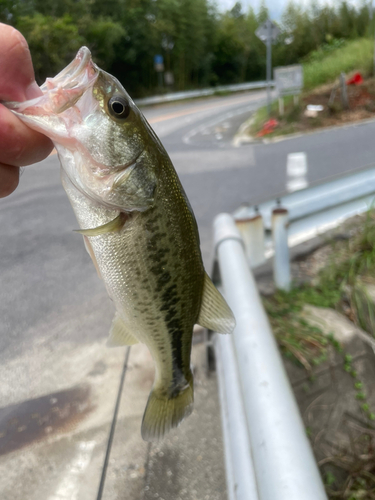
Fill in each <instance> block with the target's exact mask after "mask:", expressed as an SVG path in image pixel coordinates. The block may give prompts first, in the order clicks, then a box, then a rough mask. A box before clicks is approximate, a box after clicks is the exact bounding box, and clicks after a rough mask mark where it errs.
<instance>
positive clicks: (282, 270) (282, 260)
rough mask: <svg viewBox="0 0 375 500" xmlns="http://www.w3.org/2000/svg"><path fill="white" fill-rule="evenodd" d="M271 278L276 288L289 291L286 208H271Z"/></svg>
mask: <svg viewBox="0 0 375 500" xmlns="http://www.w3.org/2000/svg"><path fill="white" fill-rule="evenodd" d="M272 239H273V249H274V256H273V279H274V282H275V286H276V288H277V289H278V290H285V291H289V290H290V287H291V275H290V256H289V246H288V210H286V209H285V208H281V207H280V208H275V209H274V210H272Z"/></svg>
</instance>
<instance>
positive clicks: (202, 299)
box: [4, 47, 235, 441]
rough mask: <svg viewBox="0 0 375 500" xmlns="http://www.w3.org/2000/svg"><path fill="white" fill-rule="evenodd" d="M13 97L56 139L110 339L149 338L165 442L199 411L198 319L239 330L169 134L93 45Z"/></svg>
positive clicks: (148, 427)
mask: <svg viewBox="0 0 375 500" xmlns="http://www.w3.org/2000/svg"><path fill="white" fill-rule="evenodd" d="M40 88H41V90H42V92H43V95H41V96H40V97H36V98H34V99H31V100H29V101H24V102H8V103H4V104H5V105H6V106H7V107H8V108H9V109H11V110H12V111H13V112H14V113H15V114H16V115H17V116H18V117H19V118H20V119H21V120H22V121H23V122H24V123H25V124H27V125H28V126H29V127H31V128H32V129H34V130H37V131H39V132H41V133H43V134H45V135H46V136H48V137H50V139H51V140H52V141H53V143H54V145H55V148H56V151H57V154H58V157H59V160H60V164H61V180H62V184H63V187H64V189H65V191H66V194H67V195H68V198H69V200H70V203H71V205H72V208H73V211H74V213H75V215H76V218H77V221H78V225H79V228H80V229H78V232H80V233H81V234H82V235H83V240H84V244H85V247H86V249H87V252H88V254H89V255H90V257H91V259H92V261H93V263H94V266H95V268H96V271H97V273H98V275H99V277H100V278H101V279H102V280H103V282H104V284H105V286H106V289H107V292H108V295H109V297H110V298H111V299H112V301H113V303H114V305H115V315H114V319H113V321H112V325H111V327H110V332H109V338H108V342H107V344H108V345H109V346H124V345H133V344H136V343H138V342H140V343H143V344H145V345H146V346H147V347H148V349H149V351H150V353H151V355H152V358H153V361H154V365H155V377H154V383H153V386H152V389H151V392H150V395H149V398H148V401H147V404H146V408H145V412H144V416H143V420H142V425H141V435H142V438H143V439H144V440H145V441H157V440H160V439H161V438H163V436H164V435H165V434H166V433H167V432H168V431H169V430H170V429H171V428H173V427H177V426H178V425H179V424H180V423H181V422H182V420H183V419H184V418H186V417H187V416H188V415H190V414H191V412H192V410H193V401H194V387H193V386H194V382H193V374H192V370H191V363H190V355H191V347H192V336H193V327H194V325H195V324H199V325H201V326H202V327H205V328H208V329H210V330H213V331H215V332H218V333H231V332H232V331H233V329H234V327H235V319H234V316H233V313H232V311H231V310H230V308H229V306H228V305H227V303H226V301H225V300H224V298H223V297H222V295H221V294H220V293H219V291H218V290H217V289H216V288H215V286H214V285H213V283H212V281H211V279H210V278H209V276H208V274H207V273H206V271H205V269H204V266H203V261H202V256H201V251H200V244H199V233H198V227H197V223H196V220H195V217H194V214H193V210H192V208H191V206H190V204H189V201H188V199H187V196H186V194H185V192H184V189H183V187H182V185H181V182H180V180H179V178H178V176H177V173H176V171H175V169H174V167H173V165H172V162H171V160H170V158H169V156H168V154H167V152H166V151H165V149H164V147H163V146H162V144H161V142H160V140H159V139H158V137H157V136H156V134H155V132H154V131H153V130H152V128H151V126H150V125H149V123H148V122H147V120H146V119H145V118H144V116H143V114H142V113H141V111H140V110H139V109H138V108H137V106H136V105H135V104H134V102H133V100H132V99H131V97H130V96H129V95H128V93H127V92H126V90H125V89H124V88H123V86H122V85H121V83H120V82H119V81H118V80H117V79H116V78H115V77H114V76H112V75H110V74H109V73H106V72H105V71H103V70H101V69H100V68H99V67H98V66H97V65H96V64H95V63H94V62H93V60H92V56H91V53H90V50H89V49H88V48H87V47H82V48H81V49H80V50H79V51H78V53H77V55H76V57H75V59H74V60H73V61H72V62H71V63H70V64H68V66H67V67H66V68H65V69H63V70H62V71H61V72H60V73H59V74H58V75H56V76H55V77H54V78H47V80H46V82H45V83H44V84H43V85H42V86H41V87H40Z"/></svg>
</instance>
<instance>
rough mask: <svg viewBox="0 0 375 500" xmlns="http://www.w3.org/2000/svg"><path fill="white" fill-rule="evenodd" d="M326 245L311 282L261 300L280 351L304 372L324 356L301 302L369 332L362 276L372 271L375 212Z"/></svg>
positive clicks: (372, 325)
mask: <svg viewBox="0 0 375 500" xmlns="http://www.w3.org/2000/svg"><path fill="white" fill-rule="evenodd" d="M332 245H333V249H332V250H333V251H332V258H331V261H330V262H329V263H328V264H327V265H326V267H324V268H323V269H322V270H321V271H320V273H319V275H318V279H317V280H314V284H309V283H305V284H303V285H300V286H295V287H294V288H292V290H291V291H290V292H283V291H277V292H276V293H275V294H274V295H273V296H271V297H265V298H264V306H265V309H266V311H267V314H268V316H269V319H270V322H271V326H272V329H273V331H274V333H275V335H276V338H277V340H278V343H279V345H280V347H281V350H282V351H283V353H284V354H285V355H286V356H287V357H288V358H291V359H293V360H294V361H296V362H298V363H299V364H301V365H302V366H304V367H305V368H306V369H307V370H309V371H311V369H312V365H316V364H318V363H319V362H321V361H323V360H324V359H325V357H326V349H327V344H328V342H327V337H325V336H324V335H323V334H322V333H321V332H320V330H319V329H317V328H314V327H312V326H311V325H309V324H308V323H306V322H305V321H304V320H303V319H302V318H301V317H300V315H299V313H300V312H301V311H302V309H303V306H304V305H305V304H311V305H313V306H317V307H330V308H332V309H336V310H339V311H340V312H342V313H344V314H346V315H347V316H348V317H349V318H350V320H351V321H353V322H354V323H355V324H357V325H358V326H361V327H362V328H363V329H365V330H366V331H368V332H371V333H373V332H374V333H375V318H374V313H373V309H374V306H373V303H372V302H371V299H370V298H369V297H368V295H367V293H366V290H365V287H364V285H363V279H364V277H365V276H366V275H370V276H374V275H375V210H371V211H369V212H368V213H367V214H366V216H365V219H364V222H363V227H362V228H361V230H360V231H359V232H358V234H357V235H356V236H355V237H353V238H351V239H349V240H348V241H339V242H333V243H332ZM315 281H316V282H315Z"/></svg>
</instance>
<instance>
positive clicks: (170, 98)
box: [134, 81, 275, 106]
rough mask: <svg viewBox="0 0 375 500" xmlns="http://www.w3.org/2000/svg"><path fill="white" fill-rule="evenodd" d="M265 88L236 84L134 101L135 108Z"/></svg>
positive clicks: (260, 84)
mask: <svg viewBox="0 0 375 500" xmlns="http://www.w3.org/2000/svg"><path fill="white" fill-rule="evenodd" d="M274 86H275V82H274V81H271V82H270V87H274ZM266 87H267V82H266V81H260V82H247V83H237V84H234V85H218V86H217V87H210V88H206V89H199V90H187V91H186V92H173V93H170V94H164V95H156V96H152V97H145V98H143V99H134V102H135V103H136V104H137V106H148V105H152V104H163V103H165V102H174V101H183V100H185V99H193V98H195V97H205V96H210V95H215V94H217V93H218V92H241V91H245V90H255V89H263V88H266Z"/></svg>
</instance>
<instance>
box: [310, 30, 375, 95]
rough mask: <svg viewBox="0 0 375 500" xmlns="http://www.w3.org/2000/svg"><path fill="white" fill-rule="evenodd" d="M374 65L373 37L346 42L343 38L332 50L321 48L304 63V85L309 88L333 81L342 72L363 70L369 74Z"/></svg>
mask: <svg viewBox="0 0 375 500" xmlns="http://www.w3.org/2000/svg"><path fill="white" fill-rule="evenodd" d="M336 45H341V47H339V48H336ZM325 47H326V46H325ZM372 67H373V41H372V40H371V39H368V38H360V39H358V40H353V41H350V42H347V43H345V44H344V43H343V41H342V40H341V41H340V42H338V43H337V44H334V45H333V49H332V50H327V49H320V50H318V51H315V52H313V54H312V55H311V59H309V60H308V62H305V63H304V64H303V72H304V87H305V89H306V90H309V89H313V88H315V87H317V86H318V85H322V84H324V83H327V82H332V81H334V80H335V79H336V78H338V76H339V75H340V73H341V72H344V73H349V72H350V71H353V70H361V71H362V72H363V73H364V74H366V75H368V74H370V73H371V71H372Z"/></svg>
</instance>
